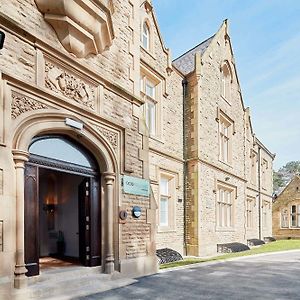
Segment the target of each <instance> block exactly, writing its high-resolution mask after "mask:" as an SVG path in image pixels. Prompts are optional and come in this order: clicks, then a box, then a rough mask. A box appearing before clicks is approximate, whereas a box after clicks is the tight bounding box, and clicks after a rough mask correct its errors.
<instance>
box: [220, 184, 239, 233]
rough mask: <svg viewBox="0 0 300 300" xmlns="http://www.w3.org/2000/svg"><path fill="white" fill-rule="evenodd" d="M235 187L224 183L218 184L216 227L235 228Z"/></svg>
mask: <svg viewBox="0 0 300 300" xmlns="http://www.w3.org/2000/svg"><path fill="white" fill-rule="evenodd" d="M234 199H235V188H234V187H232V186H227V185H224V184H218V185H217V201H216V228H217V229H233V228H234Z"/></svg>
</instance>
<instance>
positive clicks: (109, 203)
mask: <svg viewBox="0 0 300 300" xmlns="http://www.w3.org/2000/svg"><path fill="white" fill-rule="evenodd" d="M103 175H104V182H105V183H104V197H105V205H106V214H107V216H106V217H107V224H106V226H107V227H106V257H105V273H106V274H111V273H113V272H114V269H115V267H114V260H115V259H114V247H113V242H114V240H113V229H114V221H113V218H114V215H113V208H114V182H115V174H114V173H104V174H103Z"/></svg>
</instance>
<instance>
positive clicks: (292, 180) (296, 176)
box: [274, 175, 300, 207]
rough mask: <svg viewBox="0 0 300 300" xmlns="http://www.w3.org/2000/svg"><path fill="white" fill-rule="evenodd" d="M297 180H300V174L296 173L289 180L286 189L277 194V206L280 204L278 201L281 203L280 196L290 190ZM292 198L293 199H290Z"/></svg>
mask: <svg viewBox="0 0 300 300" xmlns="http://www.w3.org/2000/svg"><path fill="white" fill-rule="evenodd" d="M295 181H299V182H300V176H299V175H295V176H294V177H293V178H292V179H291V180H290V181H289V182H288V184H287V185H286V186H285V187H284V189H283V190H282V191H281V192H280V193H279V194H278V195H277V198H276V201H275V204H274V207H276V206H277V205H278V203H280V198H281V197H282V195H283V194H284V193H286V192H287V191H288V190H289V187H290V186H291V185H292V183H293V182H295ZM289 200H292V199H289Z"/></svg>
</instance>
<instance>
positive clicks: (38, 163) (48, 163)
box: [24, 154, 102, 277]
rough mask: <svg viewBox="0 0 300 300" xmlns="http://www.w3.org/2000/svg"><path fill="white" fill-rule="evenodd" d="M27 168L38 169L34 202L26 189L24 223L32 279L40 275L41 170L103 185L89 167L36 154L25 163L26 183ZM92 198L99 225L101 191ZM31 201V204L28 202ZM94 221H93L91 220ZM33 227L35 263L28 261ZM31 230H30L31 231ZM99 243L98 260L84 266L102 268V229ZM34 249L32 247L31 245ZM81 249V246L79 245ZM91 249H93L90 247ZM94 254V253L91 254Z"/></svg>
mask: <svg viewBox="0 0 300 300" xmlns="http://www.w3.org/2000/svg"><path fill="white" fill-rule="evenodd" d="M27 167H31V168H32V167H33V168H36V174H35V179H34V183H33V184H35V185H36V186H35V188H34V190H35V193H36V195H35V198H31V199H33V201H34V202H35V203H33V202H31V201H30V200H29V199H26V198H27V195H26V191H27V189H28V186H26V185H25V187H24V197H25V199H24V200H25V203H24V205H25V209H24V222H25V226H24V241H25V249H24V250H25V266H26V268H27V269H28V272H27V273H26V276H27V277H31V276H36V275H39V257H40V256H39V247H40V244H39V240H40V237H39V209H40V207H39V169H40V168H43V169H48V170H53V171H58V172H62V173H66V174H73V175H79V176H82V177H85V178H88V181H89V182H90V183H91V182H94V183H96V185H97V186H98V188H99V187H100V183H101V177H100V172H99V171H97V170H96V169H93V168H89V167H83V166H80V165H76V164H72V163H68V162H64V161H60V160H55V159H51V158H47V157H42V156H38V155H34V154H30V156H29V161H28V162H26V163H25V176H24V177H25V178H24V180H25V182H26V171H27V170H28V168H27ZM31 177H32V176H31ZM90 194H91V196H90V197H92V198H91V199H90V204H91V205H94V206H96V207H97V204H98V206H99V211H98V219H97V224H101V217H102V213H101V193H100V191H98V192H97V193H92V190H91V192H90ZM78 200H79V195H78ZM28 201H30V202H28ZM32 206H33V207H34V208H35V212H34V214H33V215H31V217H34V216H35V219H32V220H30V219H29V218H28V215H27V212H28V211H29V210H30V207H32ZM91 221H92V220H91ZM78 223H79V224H78V225H80V222H79V219H78ZM32 227H35V234H33V236H34V237H35V243H34V245H35V253H34V258H35V260H37V261H35V262H33V261H27V260H28V255H26V254H27V252H28V251H29V248H30V247H29V245H30V244H32V242H31V241H29V240H27V237H28V236H27V235H28V234H27V232H26V231H27V230H30V231H31V230H33V228H32ZM29 228H30V229H29ZM98 238H99V241H100V243H99V242H98V243H99V244H100V249H99V251H100V253H99V255H98V256H97V258H98V257H99V258H98V259H96V260H94V261H93V260H92V259H91V260H90V262H89V263H88V264H84V265H85V266H100V265H101V262H102V260H101V256H102V253H101V252H102V251H101V250H102V249H101V244H102V242H101V241H102V230H101V227H100V228H99V237H98ZM90 243H91V244H93V241H92V235H91V237H90ZM31 247H32V245H31ZM79 247H80V245H79ZM90 248H91V247H90ZM91 254H92V253H91ZM91 258H92V256H91Z"/></svg>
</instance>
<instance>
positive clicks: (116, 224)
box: [0, 0, 274, 288]
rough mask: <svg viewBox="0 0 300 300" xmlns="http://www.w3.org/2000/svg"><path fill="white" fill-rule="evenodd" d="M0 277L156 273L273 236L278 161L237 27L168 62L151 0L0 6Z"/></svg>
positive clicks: (18, 283) (26, 0)
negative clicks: (257, 120)
mask: <svg viewBox="0 0 300 300" xmlns="http://www.w3.org/2000/svg"><path fill="white" fill-rule="evenodd" d="M0 5H1V12H0V30H1V31H3V32H4V33H5V35H6V38H5V44H4V48H3V49H2V50H0V71H1V76H0V208H1V209H0V261H1V264H0V276H1V277H6V278H8V279H9V280H10V281H11V282H14V286H15V287H17V288H20V287H23V286H25V285H26V283H27V278H28V276H38V275H39V274H40V265H41V263H42V261H43V259H47V257H58V258H59V259H61V260H64V259H68V260H75V261H76V262H77V263H80V264H81V265H83V266H86V267H92V266H98V267H99V270H100V271H101V272H103V273H108V274H114V273H117V274H118V276H119V275H120V276H140V275H147V274H152V273H155V272H156V271H157V258H156V249H160V248H172V249H174V250H176V251H178V252H180V253H181V254H183V255H184V254H188V255H196V256H205V255H213V254H215V253H216V252H217V245H218V244H222V243H228V242H243V243H246V242H247V239H250V238H261V239H262V238H264V237H266V236H271V234H272V226H271V209H272V201H271V200H272V198H271V193H272V161H273V159H274V156H273V154H272V153H270V151H269V150H268V149H267V148H266V147H265V146H264V145H263V144H262V143H261V142H260V141H259V140H258V139H257V138H256V137H255V135H254V133H253V130H252V126H251V120H250V112H249V109H248V108H245V107H244V104H243V99H242V94H241V90H240V86H239V81H238V76H237V71H236V66H235V61H234V56H233V51H232V46H231V42H230V37H229V33H228V24H227V21H224V23H223V24H222V26H221V28H220V29H219V31H218V32H217V33H216V34H215V35H214V36H212V37H211V38H209V39H208V40H206V41H205V42H203V43H201V44H200V45H198V46H196V47H195V48H193V49H192V50H190V51H188V52H187V53H185V54H183V55H182V56H181V57H179V58H178V59H175V60H174V61H173V62H172V59H171V55H170V51H169V49H167V48H166V46H165V45H164V42H163V39H162V36H161V33H160V31H159V27H158V24H157V20H156V17H155V13H154V10H153V7H152V4H151V1H140V0H124V1H112V0H86V1H81V0H80V1H77V0H76V1H75V0H69V1H63V0H57V1H46V0H35V1H34V0H22V1H19V0H12V1H3V0H0Z"/></svg>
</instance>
